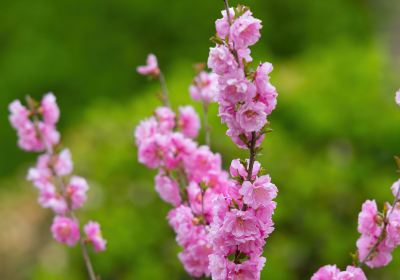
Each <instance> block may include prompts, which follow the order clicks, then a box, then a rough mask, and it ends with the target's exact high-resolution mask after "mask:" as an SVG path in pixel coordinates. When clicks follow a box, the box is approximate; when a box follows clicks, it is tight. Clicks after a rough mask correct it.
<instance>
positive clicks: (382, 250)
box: [356, 235, 393, 268]
mask: <svg viewBox="0 0 400 280" xmlns="http://www.w3.org/2000/svg"><path fill="white" fill-rule="evenodd" d="M377 239H378V238H377V237H376V236H368V235H361V237H360V238H359V239H358V240H357V243H356V244H357V250H358V258H359V260H360V261H365V264H366V265H367V266H368V267H370V268H376V267H383V266H386V265H388V264H389V263H390V262H391V261H392V250H393V249H392V248H388V247H387V246H386V245H385V242H381V243H380V245H379V246H378V248H377V249H376V251H375V253H374V254H372V255H370V256H369V257H368V260H366V257H367V256H368V254H369V253H370V251H371V248H372V247H373V246H374V245H375V244H376V242H377Z"/></svg>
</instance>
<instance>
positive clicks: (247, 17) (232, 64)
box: [208, 6, 277, 148]
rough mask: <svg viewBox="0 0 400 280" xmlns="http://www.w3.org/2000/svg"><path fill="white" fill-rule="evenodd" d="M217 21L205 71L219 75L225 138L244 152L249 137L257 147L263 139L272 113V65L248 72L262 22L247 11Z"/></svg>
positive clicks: (241, 9)
mask: <svg viewBox="0 0 400 280" xmlns="http://www.w3.org/2000/svg"><path fill="white" fill-rule="evenodd" d="M222 15H223V17H222V18H221V19H218V20H217V21H216V30H217V35H216V37H215V41H216V43H217V45H216V46H215V47H214V48H211V49H210V53H209V57H208V67H209V68H211V69H212V70H213V72H214V73H215V74H217V75H218V86H219V94H218V103H219V116H220V117H221V120H222V122H223V123H226V124H227V126H228V128H229V129H228V131H227V135H228V136H230V137H231V138H232V140H233V141H234V142H235V143H236V144H237V145H238V146H239V147H241V148H247V146H248V145H247V143H249V142H250V141H251V138H252V136H251V133H252V132H255V133H256V137H257V140H256V143H257V146H258V145H259V144H260V143H261V141H262V139H263V138H264V133H263V128H265V127H266V125H267V123H268V121H267V117H268V115H270V114H271V112H272V111H273V110H274V109H275V107H276V103H277V100H276V99H277V92H276V89H275V87H274V86H272V85H271V83H270V78H269V74H270V72H271V71H272V69H273V67H272V64H271V63H268V62H265V63H260V64H259V65H258V67H257V68H256V70H251V68H250V67H249V63H250V62H251V61H252V60H253V59H252V57H251V56H250V53H251V51H250V49H249V47H250V46H252V45H254V44H255V43H257V41H258V40H259V39H260V36H261V34H260V30H261V28H262V25H261V21H260V20H258V19H256V18H254V17H253V15H252V13H251V11H250V10H249V9H248V8H247V7H243V6H239V7H238V8H236V9H233V8H230V9H229V15H228V13H227V11H223V12H222Z"/></svg>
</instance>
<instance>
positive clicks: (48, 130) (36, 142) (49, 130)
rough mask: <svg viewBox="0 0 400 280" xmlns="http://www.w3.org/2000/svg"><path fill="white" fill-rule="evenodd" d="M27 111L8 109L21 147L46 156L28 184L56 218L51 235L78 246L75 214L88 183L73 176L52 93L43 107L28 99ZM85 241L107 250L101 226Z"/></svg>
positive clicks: (92, 226) (90, 227)
mask: <svg viewBox="0 0 400 280" xmlns="http://www.w3.org/2000/svg"><path fill="white" fill-rule="evenodd" d="M27 102H28V107H25V106H23V105H22V104H21V102H20V101H18V100H16V101H14V102H12V103H11V104H10V106H9V109H10V117H9V119H10V122H11V124H12V126H13V127H14V128H15V129H16V131H17V133H18V144H19V146H20V147H21V148H22V149H24V150H26V151H36V152H43V154H41V155H39V157H38V159H37V163H36V166H35V167H32V168H30V169H29V171H28V175H27V180H29V181H30V182H32V184H33V185H34V186H35V187H36V188H37V189H38V191H39V198H38V203H39V204H40V205H41V206H42V207H44V208H50V209H51V210H53V212H54V214H55V218H54V220H53V224H52V226H51V232H52V234H53V236H54V239H56V240H57V241H58V242H60V243H63V244H66V245H68V246H75V245H76V244H77V243H78V241H79V240H80V238H81V234H80V228H79V222H78V219H77V218H76V217H75V215H74V213H73V211H74V210H75V209H78V208H81V207H82V206H83V204H84V203H85V202H86V198H87V195H86V193H87V191H88V189H89V186H88V184H87V181H86V180H85V179H84V178H82V177H79V176H75V175H72V171H73V162H72V159H71V153H70V151H69V149H65V148H64V149H60V148H59V145H58V144H59V142H60V133H59V132H58V131H57V129H56V124H57V122H58V119H59V116H60V110H59V108H58V106H57V103H56V98H55V96H54V95H53V94H52V93H48V94H46V95H45V96H44V97H43V99H42V100H41V102H40V103H38V102H36V101H34V100H33V99H32V98H30V97H28V98H27ZM84 231H85V234H86V237H85V241H86V242H89V243H91V244H92V245H93V246H94V249H95V251H103V250H105V245H106V241H105V240H104V239H103V238H102V237H101V232H100V226H99V225H98V224H97V223H95V222H89V223H88V224H87V225H86V226H85V230H84Z"/></svg>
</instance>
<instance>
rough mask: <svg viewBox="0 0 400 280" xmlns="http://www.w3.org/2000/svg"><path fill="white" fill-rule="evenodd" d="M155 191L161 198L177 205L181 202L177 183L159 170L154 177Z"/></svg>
mask: <svg viewBox="0 0 400 280" xmlns="http://www.w3.org/2000/svg"><path fill="white" fill-rule="evenodd" d="M155 185H156V191H157V192H158V194H159V195H160V196H161V198H162V199H163V200H165V201H166V202H169V203H171V204H172V205H173V206H175V207H177V206H179V205H180V204H181V196H180V194H179V185H178V183H177V182H176V181H175V180H173V179H171V178H170V177H168V176H166V175H165V174H164V172H162V171H160V172H159V173H158V174H157V176H156V177H155Z"/></svg>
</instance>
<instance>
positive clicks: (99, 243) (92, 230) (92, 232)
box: [83, 221, 107, 252]
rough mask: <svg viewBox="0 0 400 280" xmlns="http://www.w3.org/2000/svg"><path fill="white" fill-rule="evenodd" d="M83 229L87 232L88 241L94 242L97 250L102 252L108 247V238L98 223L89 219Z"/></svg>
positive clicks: (94, 247)
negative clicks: (102, 233) (104, 235)
mask: <svg viewBox="0 0 400 280" xmlns="http://www.w3.org/2000/svg"><path fill="white" fill-rule="evenodd" d="M83 230H84V232H85V234H86V241H87V242H90V243H92V245H93V249H94V251H95V252H101V251H104V250H105V249H106V244H107V240H105V239H104V238H103V237H102V235H101V230H100V225H99V224H98V223H96V222H92V221H89V222H88V223H87V224H86V225H85V226H84V228H83Z"/></svg>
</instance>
